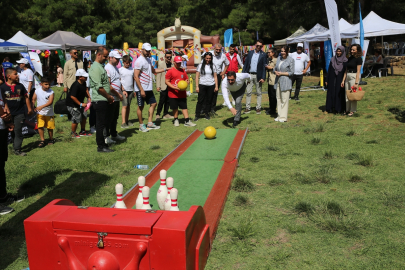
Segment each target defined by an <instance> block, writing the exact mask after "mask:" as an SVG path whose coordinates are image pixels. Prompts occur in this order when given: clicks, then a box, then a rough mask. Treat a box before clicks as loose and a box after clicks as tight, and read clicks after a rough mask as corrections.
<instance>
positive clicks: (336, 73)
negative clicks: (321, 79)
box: [326, 46, 347, 113]
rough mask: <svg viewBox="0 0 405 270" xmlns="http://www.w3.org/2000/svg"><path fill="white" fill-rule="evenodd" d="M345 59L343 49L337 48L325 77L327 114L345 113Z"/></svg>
mask: <svg viewBox="0 0 405 270" xmlns="http://www.w3.org/2000/svg"><path fill="white" fill-rule="evenodd" d="M346 63H347V58H346V54H345V47H343V46H339V47H338V48H337V49H336V54H335V56H334V57H333V58H332V59H331V61H330V64H329V69H328V75H327V77H326V78H327V83H328V91H327V93H326V111H327V112H328V113H333V112H334V111H335V112H336V113H344V112H345V107H346V106H345V90H344V86H345V72H346Z"/></svg>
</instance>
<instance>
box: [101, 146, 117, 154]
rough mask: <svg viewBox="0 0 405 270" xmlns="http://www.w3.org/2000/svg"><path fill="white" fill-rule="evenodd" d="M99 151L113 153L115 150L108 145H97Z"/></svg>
mask: <svg viewBox="0 0 405 270" xmlns="http://www.w3.org/2000/svg"><path fill="white" fill-rule="evenodd" d="M97 152H101V153H111V152H114V150H112V149H110V148H108V147H103V148H98V147H97Z"/></svg>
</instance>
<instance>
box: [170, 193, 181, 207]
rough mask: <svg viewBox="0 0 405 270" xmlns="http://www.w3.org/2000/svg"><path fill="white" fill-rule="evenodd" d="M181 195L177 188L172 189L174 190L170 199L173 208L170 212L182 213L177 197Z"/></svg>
mask: <svg viewBox="0 0 405 270" xmlns="http://www.w3.org/2000/svg"><path fill="white" fill-rule="evenodd" d="M178 194H179V192H178V191H177V188H172V190H170V198H171V201H172V207H170V210H169V211H180V210H179V207H178V206H177V195H178Z"/></svg>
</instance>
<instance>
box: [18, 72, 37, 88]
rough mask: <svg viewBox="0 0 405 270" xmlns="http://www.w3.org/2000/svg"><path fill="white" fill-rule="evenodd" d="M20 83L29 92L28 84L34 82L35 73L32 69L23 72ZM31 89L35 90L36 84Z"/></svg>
mask: <svg viewBox="0 0 405 270" xmlns="http://www.w3.org/2000/svg"><path fill="white" fill-rule="evenodd" d="M19 77H20V83H21V84H22V85H24V87H25V89H27V92H28V84H29V82H34V72H32V70H31V69H29V68H27V69H26V70H23V71H21V73H20V75H19ZM31 89H35V85H34V83H33V84H32V87H31Z"/></svg>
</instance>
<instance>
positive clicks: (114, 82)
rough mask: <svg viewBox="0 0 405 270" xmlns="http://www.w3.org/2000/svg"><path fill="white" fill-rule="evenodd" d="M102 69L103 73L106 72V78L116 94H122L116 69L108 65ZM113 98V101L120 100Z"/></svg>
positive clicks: (118, 73) (116, 97)
mask: <svg viewBox="0 0 405 270" xmlns="http://www.w3.org/2000/svg"><path fill="white" fill-rule="evenodd" d="M104 69H105V71H107V75H108V78H110V81H111V86H112V88H113V89H114V90H115V91H117V92H118V93H120V94H122V92H121V80H120V72H119V71H118V68H117V67H116V66H113V65H111V64H110V63H108V64H107V65H105V67H104ZM113 97H114V100H115V101H119V100H120V98H119V97H118V96H113Z"/></svg>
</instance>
